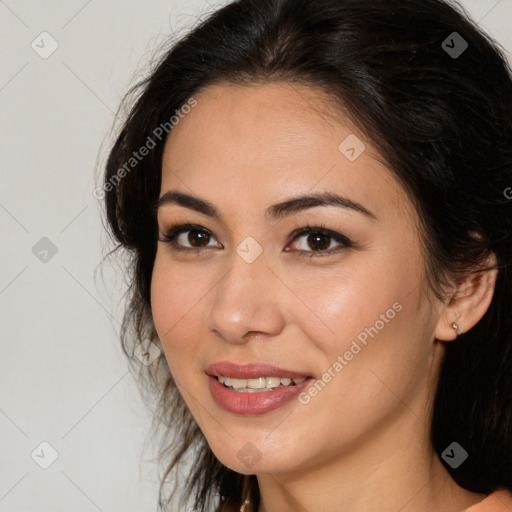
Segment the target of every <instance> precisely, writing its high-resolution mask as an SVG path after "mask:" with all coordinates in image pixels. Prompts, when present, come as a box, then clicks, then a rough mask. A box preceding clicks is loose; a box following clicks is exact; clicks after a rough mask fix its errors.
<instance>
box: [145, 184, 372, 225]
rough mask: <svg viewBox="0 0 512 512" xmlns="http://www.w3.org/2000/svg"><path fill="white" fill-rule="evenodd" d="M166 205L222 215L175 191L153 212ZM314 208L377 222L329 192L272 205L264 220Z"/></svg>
mask: <svg viewBox="0 0 512 512" xmlns="http://www.w3.org/2000/svg"><path fill="white" fill-rule="evenodd" d="M166 204H176V205H179V206H182V207H184V208H189V209H190V210H195V211H197V212H199V213H202V214H204V215H207V216H209V217H214V218H217V219H222V215H221V214H220V213H219V211H218V210H217V209H216V208H215V206H214V205H213V204H212V203H210V202H209V201H206V200H205V199H201V198H199V197H195V196H192V195H189V194H185V193H183V192H178V191H176V190H169V191H167V192H166V193H165V194H163V195H162V196H161V197H160V198H159V199H158V200H157V201H156V202H155V205H154V207H153V210H154V211H155V212H156V211H158V209H159V208H160V207H161V206H163V205H166ZM316 206H338V207H341V208H348V209H351V210H354V211H356V212H359V213H362V214H363V215H365V216H367V217H370V218H372V219H374V220H378V219H377V216H376V215H375V214H374V213H373V212H371V211H370V210H368V209H367V208H365V207H364V206H363V205H362V204H360V203H358V202H356V201H352V200H351V199H348V198H347V197H343V196H340V195H337V194H333V193H330V192H324V193H319V194H309V195H303V196H297V197H292V198H290V199H287V200H286V201H281V202H279V203H276V204H273V205H272V206H269V207H268V208H267V209H266V210H265V218H266V219H268V220H269V221H272V220H279V219H282V218H284V217H286V216H288V215H291V214H292V213H296V212H299V211H302V210H306V209H308V208H314V207H316Z"/></svg>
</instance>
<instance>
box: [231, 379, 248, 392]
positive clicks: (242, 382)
mask: <svg viewBox="0 0 512 512" xmlns="http://www.w3.org/2000/svg"><path fill="white" fill-rule="evenodd" d="M229 385H230V386H231V387H233V388H235V389H242V388H246V387H247V379H233V378H232V379H231V382H230V384H229Z"/></svg>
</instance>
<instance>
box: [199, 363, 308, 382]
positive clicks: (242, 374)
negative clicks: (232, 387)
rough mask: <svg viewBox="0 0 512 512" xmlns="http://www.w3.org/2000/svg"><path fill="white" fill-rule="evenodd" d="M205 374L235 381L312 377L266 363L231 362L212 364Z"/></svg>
mask: <svg viewBox="0 0 512 512" xmlns="http://www.w3.org/2000/svg"><path fill="white" fill-rule="evenodd" d="M205 372H206V374H207V375H209V376H211V377H218V376H219V375H224V376H225V377H234V378H235V379H256V378H258V377H280V378H286V377H289V378H290V379H300V378H302V377H311V375H309V374H308V373H303V372H298V371H293V370H287V369H285V368H279V367H277V366H273V365H269V364H264V363H247V364H235V363H232V362H230V361H219V362H217V363H214V364H211V365H209V366H208V367H207V368H206V370H205Z"/></svg>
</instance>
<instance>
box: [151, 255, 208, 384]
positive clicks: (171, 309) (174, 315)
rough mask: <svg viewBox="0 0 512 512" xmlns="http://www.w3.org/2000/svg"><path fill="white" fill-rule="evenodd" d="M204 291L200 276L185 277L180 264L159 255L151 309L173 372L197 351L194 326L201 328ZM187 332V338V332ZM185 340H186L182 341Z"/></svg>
mask: <svg viewBox="0 0 512 512" xmlns="http://www.w3.org/2000/svg"><path fill="white" fill-rule="evenodd" d="M202 295H204V292H202V291H201V289H200V283H199V281H198V280H197V279H190V278H187V279H186V280H185V279H184V277H183V273H181V277H180V273H179V272H178V270H177V268H176V266H174V265H171V264H168V263H167V262H165V261H164V258H160V257H159V256H158V254H157V258H156V260H155V265H154V268H153V275H152V279H151V311H152V316H153V321H154V324H155V328H156V331H157V333H158V336H159V338H160V341H161V342H162V347H163V349H164V352H165V355H166V358H167V361H168V364H169V367H170V369H171V372H172V373H173V374H175V371H174V370H175V366H178V363H180V361H182V359H183V357H184V355H185V354H187V353H193V351H194V348H195V347H194V345H193V340H194V339H195V340H196V343H197V340H198V339H200V336H194V335H193V333H194V329H195V330H197V329H198V325H200V324H198V322H197V318H196V319H195V321H193V319H194V307H196V309H197V306H198V303H199V301H200V300H201V296H202ZM185 333H186V334H187V336H186V337H184V334H185ZM180 340H182V342H180Z"/></svg>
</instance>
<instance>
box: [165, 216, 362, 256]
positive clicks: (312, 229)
mask: <svg viewBox="0 0 512 512" xmlns="http://www.w3.org/2000/svg"><path fill="white" fill-rule="evenodd" d="M188 231H198V232H203V233H208V234H209V235H210V236H211V237H212V238H213V239H215V240H217V239H216V237H215V235H214V234H213V233H212V232H211V231H210V230H209V229H207V228H205V227H203V226H201V225H199V224H190V223H173V224H171V226H170V227H169V228H167V230H166V232H165V233H163V234H162V236H163V239H161V238H159V239H158V240H159V241H160V242H163V243H168V244H170V245H171V246H172V250H174V251H184V252H194V253H197V252H200V251H204V250H209V249H211V248H212V246H209V245H208V246H203V247H182V246H177V244H175V241H176V238H177V237H178V236H179V235H181V234H183V233H187V232H188ZM317 233H319V234H323V235H325V236H327V237H329V238H331V239H332V240H334V241H335V242H336V243H337V244H338V247H336V248H334V249H326V250H323V251H313V250H312V251H304V250H301V249H299V250H296V251H293V252H297V253H299V255H301V256H306V257H314V256H329V255H332V254H334V253H337V252H338V251H339V250H340V249H347V248H350V247H353V246H354V243H353V242H352V241H351V240H350V239H349V238H348V237H347V236H345V235H343V234H341V233H339V232H337V231H333V230H331V229H328V228H327V227H326V226H325V225H324V224H323V223H319V224H317V225H313V226H312V225H310V224H307V223H306V224H304V223H301V224H297V227H296V228H295V229H294V230H293V231H292V233H291V234H290V236H289V237H288V242H287V244H286V245H287V246H288V245H289V244H290V243H291V242H293V241H295V240H296V239H298V238H300V237H302V236H304V235H306V234H317ZM218 243H219V244H220V242H218ZM220 245H222V244H220ZM287 252H290V251H287Z"/></svg>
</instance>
